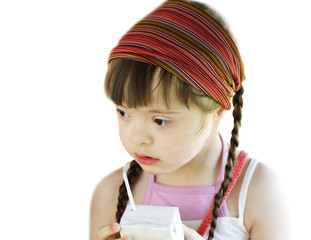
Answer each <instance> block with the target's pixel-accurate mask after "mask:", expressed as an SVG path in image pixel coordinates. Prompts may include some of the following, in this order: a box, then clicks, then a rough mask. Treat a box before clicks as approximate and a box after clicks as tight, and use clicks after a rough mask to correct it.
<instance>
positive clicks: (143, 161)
mask: <svg viewBox="0 0 311 240" xmlns="http://www.w3.org/2000/svg"><path fill="white" fill-rule="evenodd" d="M135 157H136V160H137V161H138V162H139V163H141V164H143V165H152V164H155V163H157V162H158V161H160V160H159V159H157V158H152V157H149V156H146V155H142V154H138V153H135Z"/></svg>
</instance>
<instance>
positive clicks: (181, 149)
mask: <svg viewBox="0 0 311 240" xmlns="http://www.w3.org/2000/svg"><path fill="white" fill-rule="evenodd" d="M197 148H198V143H197V142H196V141H195V139H193V141H189V138H187V137H185V136H178V137H176V138H174V139H170V140H167V141H161V146H160V149H162V155H163V157H164V158H166V159H168V160H169V161H172V162H185V161H188V160H189V159H191V158H192V157H193V156H194V155H195V153H196V152H197Z"/></svg>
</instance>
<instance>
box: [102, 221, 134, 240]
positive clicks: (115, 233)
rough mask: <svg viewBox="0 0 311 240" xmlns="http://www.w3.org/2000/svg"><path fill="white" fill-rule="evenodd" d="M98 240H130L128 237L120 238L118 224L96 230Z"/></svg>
mask: <svg viewBox="0 0 311 240" xmlns="http://www.w3.org/2000/svg"><path fill="white" fill-rule="evenodd" d="M98 238H99V239H100V240H113V239H115V240H121V239H122V240H131V238H130V237H122V238H120V225H119V224H118V223H113V224H111V225H108V226H104V227H101V228H100V229H99V230H98Z"/></svg>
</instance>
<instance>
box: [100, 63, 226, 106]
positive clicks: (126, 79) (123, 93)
mask: <svg viewBox="0 0 311 240" xmlns="http://www.w3.org/2000/svg"><path fill="white" fill-rule="evenodd" d="M156 78H158V79H156ZM155 80H156V81H157V85H156V86H155V87H154V84H153V81H155ZM172 86H174V87H173V88H175V91H176V95H177V98H178V100H179V101H180V102H181V103H182V104H184V105H185V106H186V107H187V108H189V102H190V101H192V102H194V103H195V104H196V105H197V106H198V107H200V108H201V110H203V111H204V112H211V111H213V110H215V109H216V108H217V107H218V106H220V104H219V103H217V102H216V101H214V100H213V99H211V98H209V97H207V96H206V95H205V94H204V93H202V92H200V91H199V90H196V89H195V88H193V87H192V86H191V85H189V84H188V83H185V82H183V81H181V80H180V79H178V78H177V77H176V76H175V75H173V74H172V73H170V72H168V71H166V70H164V69H162V68H160V67H157V66H155V65H153V64H149V63H145V62H140V61H135V60H129V59H125V58H117V59H113V60H111V61H110V63H109V68H108V72H107V74H106V79H105V92H106V95H107V97H108V98H109V99H110V100H112V101H113V102H114V103H115V104H116V105H122V104H126V105H127V107H129V108H138V107H142V106H147V105H148V104H149V103H150V102H151V96H152V93H153V92H154V91H155V90H156V89H157V90H159V93H160V94H162V96H160V97H162V99H163V101H164V103H165V104H166V107H167V108H169V106H170V94H171V90H172Z"/></svg>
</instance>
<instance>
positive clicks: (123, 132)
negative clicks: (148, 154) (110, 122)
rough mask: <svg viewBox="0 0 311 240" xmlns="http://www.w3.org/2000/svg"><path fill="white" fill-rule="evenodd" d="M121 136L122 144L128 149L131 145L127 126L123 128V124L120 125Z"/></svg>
mask: <svg viewBox="0 0 311 240" xmlns="http://www.w3.org/2000/svg"><path fill="white" fill-rule="evenodd" d="M119 137H120V140H121V143H122V145H123V146H124V148H125V149H126V150H127V148H128V145H129V139H128V133H127V132H126V130H125V128H122V127H121V126H119Z"/></svg>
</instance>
